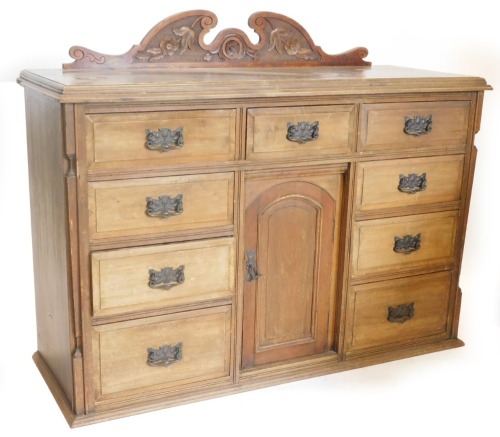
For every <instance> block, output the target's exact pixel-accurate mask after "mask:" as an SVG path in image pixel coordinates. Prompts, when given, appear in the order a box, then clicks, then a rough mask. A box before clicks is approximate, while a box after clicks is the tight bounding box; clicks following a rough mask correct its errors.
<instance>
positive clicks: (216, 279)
mask: <svg viewBox="0 0 500 437" xmlns="http://www.w3.org/2000/svg"><path fill="white" fill-rule="evenodd" d="M234 266H235V242H234V239H233V238H220V239H213V240H204V241H195V242H189V243H180V244H166V245H161V246H152V247H141V248H134V249H119V250H110V251H102V252H95V253H93V254H92V297H93V313H94V315H95V316H107V315H113V314H120V313H128V312H132V311H145V310H151V309H158V308H165V307H168V306H176V305H187V304H193V303H197V302H201V301H207V300H213V299H223V298H229V297H231V296H232V295H233V293H234V268H235V267H234Z"/></svg>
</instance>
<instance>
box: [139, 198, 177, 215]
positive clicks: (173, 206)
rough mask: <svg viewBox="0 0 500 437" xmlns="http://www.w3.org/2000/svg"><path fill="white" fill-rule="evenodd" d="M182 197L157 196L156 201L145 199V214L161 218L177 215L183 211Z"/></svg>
mask: <svg viewBox="0 0 500 437" xmlns="http://www.w3.org/2000/svg"><path fill="white" fill-rule="evenodd" d="M183 197H184V196H183V195H182V194H178V195H177V196H175V197H170V196H159V197H158V199H154V198H152V197H146V202H147V203H146V214H147V215H148V216H150V217H162V218H169V217H172V216H174V215H179V214H181V213H182V212H183V211H184V205H183V203H182V200H183Z"/></svg>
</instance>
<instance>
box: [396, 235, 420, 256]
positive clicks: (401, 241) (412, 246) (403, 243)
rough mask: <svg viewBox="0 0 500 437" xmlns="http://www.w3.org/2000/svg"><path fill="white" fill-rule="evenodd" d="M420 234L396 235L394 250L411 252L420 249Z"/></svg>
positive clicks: (405, 252)
mask: <svg viewBox="0 0 500 437" xmlns="http://www.w3.org/2000/svg"><path fill="white" fill-rule="evenodd" d="M420 243H421V241H420V234H417V235H405V236H403V237H394V252H396V253H404V254H410V253H412V252H415V251H417V250H419V249H420Z"/></svg>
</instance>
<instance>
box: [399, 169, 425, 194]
mask: <svg viewBox="0 0 500 437" xmlns="http://www.w3.org/2000/svg"><path fill="white" fill-rule="evenodd" d="M426 188H427V173H422V174H421V175H417V174H416V173H410V174H409V175H408V176H406V175H404V174H400V175H399V185H398V190H399V191H401V192H402V193H408V194H415V193H418V192H419V191H424V190H425V189H426Z"/></svg>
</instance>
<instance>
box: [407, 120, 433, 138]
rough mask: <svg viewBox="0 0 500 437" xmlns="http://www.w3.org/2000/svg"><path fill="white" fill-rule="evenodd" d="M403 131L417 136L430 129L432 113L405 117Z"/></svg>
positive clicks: (426, 132)
mask: <svg viewBox="0 0 500 437" xmlns="http://www.w3.org/2000/svg"><path fill="white" fill-rule="evenodd" d="M403 130H404V133H405V134H408V135H413V136H416V137H419V136H420V135H425V134H428V133H429V132H431V131H432V115H428V116H423V115H416V116H415V117H413V118H412V117H408V116H406V117H405V127H404V129H403Z"/></svg>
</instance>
